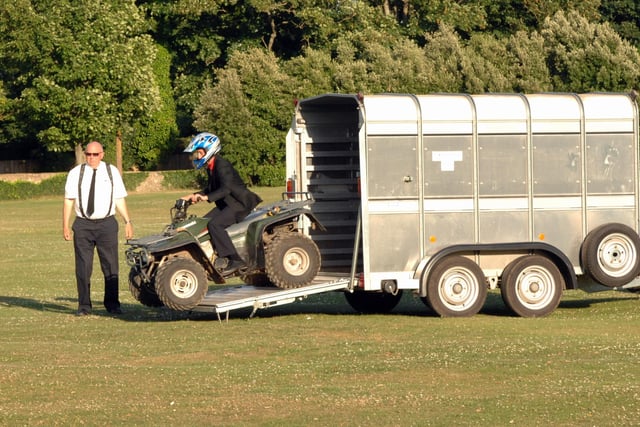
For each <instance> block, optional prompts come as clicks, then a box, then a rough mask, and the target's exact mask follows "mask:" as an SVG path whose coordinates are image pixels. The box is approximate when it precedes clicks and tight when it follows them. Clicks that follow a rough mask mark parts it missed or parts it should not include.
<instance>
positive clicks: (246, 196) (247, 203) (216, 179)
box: [202, 156, 262, 221]
mask: <svg viewBox="0 0 640 427" xmlns="http://www.w3.org/2000/svg"><path fill="white" fill-rule="evenodd" d="M207 175H208V178H209V179H208V181H207V187H206V188H205V189H203V190H202V193H203V194H206V195H207V197H208V198H209V203H213V202H215V204H216V206H217V207H218V208H219V209H226V208H230V209H233V210H234V211H235V212H236V214H237V215H236V220H237V221H240V220H241V219H242V218H244V217H245V216H247V215H248V214H249V212H251V211H252V210H253V208H255V207H256V206H257V205H258V203H260V202H262V199H261V198H260V196H258V195H257V194H255V193H254V192H253V191H251V190H249V189H248V188H247V186H246V184H245V183H244V181H242V178H240V174H238V171H236V169H235V168H234V167H233V166H232V165H231V163H230V162H229V161H228V160H227V159H225V158H223V157H220V156H215V159H214V166H213V170H211V169H209V165H207Z"/></svg>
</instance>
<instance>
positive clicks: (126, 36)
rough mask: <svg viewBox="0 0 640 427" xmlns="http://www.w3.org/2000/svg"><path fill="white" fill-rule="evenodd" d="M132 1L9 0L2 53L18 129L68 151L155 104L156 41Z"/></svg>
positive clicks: (0, 23) (1, 22)
mask: <svg viewBox="0 0 640 427" xmlns="http://www.w3.org/2000/svg"><path fill="white" fill-rule="evenodd" d="M146 30H147V26H146V24H145V21H144V19H143V17H142V15H141V14H140V13H139V10H138V8H137V7H136V6H135V4H134V2H133V1H127V0H110V1H106V0H74V1H69V0H48V1H44V0H39V1H37V0H33V1H30V0H15V1H14V2H12V3H8V4H6V5H5V8H4V10H3V13H2V14H1V15H0V61H1V62H2V63H3V66H2V80H3V81H4V84H5V85H7V91H8V93H9V96H10V99H11V100H10V104H11V108H12V109H13V110H14V111H15V112H16V116H17V120H16V123H17V125H18V126H20V127H21V128H22V135H24V136H25V137H27V138H29V137H31V138H35V139H37V140H38V141H39V142H40V143H41V144H42V146H43V147H45V148H46V149H47V150H49V151H69V150H73V149H74V147H75V146H76V145H78V144H83V143H86V142H88V141H89V140H91V139H99V140H102V141H104V142H108V141H112V140H113V139H114V138H115V135H116V132H117V131H118V130H119V129H121V128H123V127H127V126H130V125H131V124H132V123H133V122H134V121H135V120H137V119H139V118H143V117H148V116H149V115H150V114H151V113H152V112H154V111H156V110H157V109H158V107H159V104H160V99H159V95H158V87H157V84H156V82H155V78H154V75H153V71H152V61H153V59H154V57H155V48H154V45H153V41H152V39H151V37H150V36H149V35H148V34H147V33H146Z"/></svg>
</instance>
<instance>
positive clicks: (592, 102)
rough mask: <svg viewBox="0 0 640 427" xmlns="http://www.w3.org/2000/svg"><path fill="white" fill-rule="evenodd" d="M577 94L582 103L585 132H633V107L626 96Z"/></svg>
mask: <svg viewBox="0 0 640 427" xmlns="http://www.w3.org/2000/svg"><path fill="white" fill-rule="evenodd" d="M579 96H580V98H581V99H582V102H583V104H584V114H585V118H586V122H585V129H586V131H587V133H590V132H594V133H597V132H633V126H634V107H633V105H632V104H631V99H630V98H629V97H628V96H626V95H621V94H601V93H599V94H582V95H579Z"/></svg>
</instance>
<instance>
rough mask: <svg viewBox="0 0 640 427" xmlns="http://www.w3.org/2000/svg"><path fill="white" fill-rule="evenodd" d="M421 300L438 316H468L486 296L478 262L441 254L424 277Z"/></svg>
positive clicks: (477, 309) (475, 312)
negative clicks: (443, 256)
mask: <svg viewBox="0 0 640 427" xmlns="http://www.w3.org/2000/svg"><path fill="white" fill-rule="evenodd" d="M426 287H427V296H426V297H422V301H423V302H424V303H425V304H426V305H427V306H429V307H431V309H432V310H433V311H435V312H436V314H438V315H439V316H441V317H470V316H473V315H475V314H477V313H478V312H479V311H480V310H481V309H482V307H483V306H484V303H485V301H486V299H487V283H486V277H485V276H484V273H483V272H482V269H481V268H480V266H479V265H478V264H476V263H475V262H473V261H472V260H470V259H469V258H465V257H463V256H458V255H453V256H448V257H446V258H443V259H442V260H440V261H438V263H437V264H436V265H435V266H434V267H433V269H432V270H431V272H430V273H429V276H428V277H427V286H426Z"/></svg>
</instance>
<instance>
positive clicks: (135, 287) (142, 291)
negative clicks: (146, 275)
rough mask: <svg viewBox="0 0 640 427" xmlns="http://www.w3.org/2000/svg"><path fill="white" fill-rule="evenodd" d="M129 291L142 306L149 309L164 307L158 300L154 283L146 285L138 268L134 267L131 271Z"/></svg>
mask: <svg viewBox="0 0 640 427" xmlns="http://www.w3.org/2000/svg"><path fill="white" fill-rule="evenodd" d="M129 291H131V295H133V297H134V298H135V299H136V301H138V302H140V303H141V304H142V305H146V306H147V307H162V306H163V305H164V304H163V303H162V301H160V298H158V294H157V293H156V290H155V287H154V284H153V282H151V283H146V282H145V281H144V279H143V277H142V273H140V271H139V270H138V269H137V268H136V267H132V268H131V270H130V271H129Z"/></svg>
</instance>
